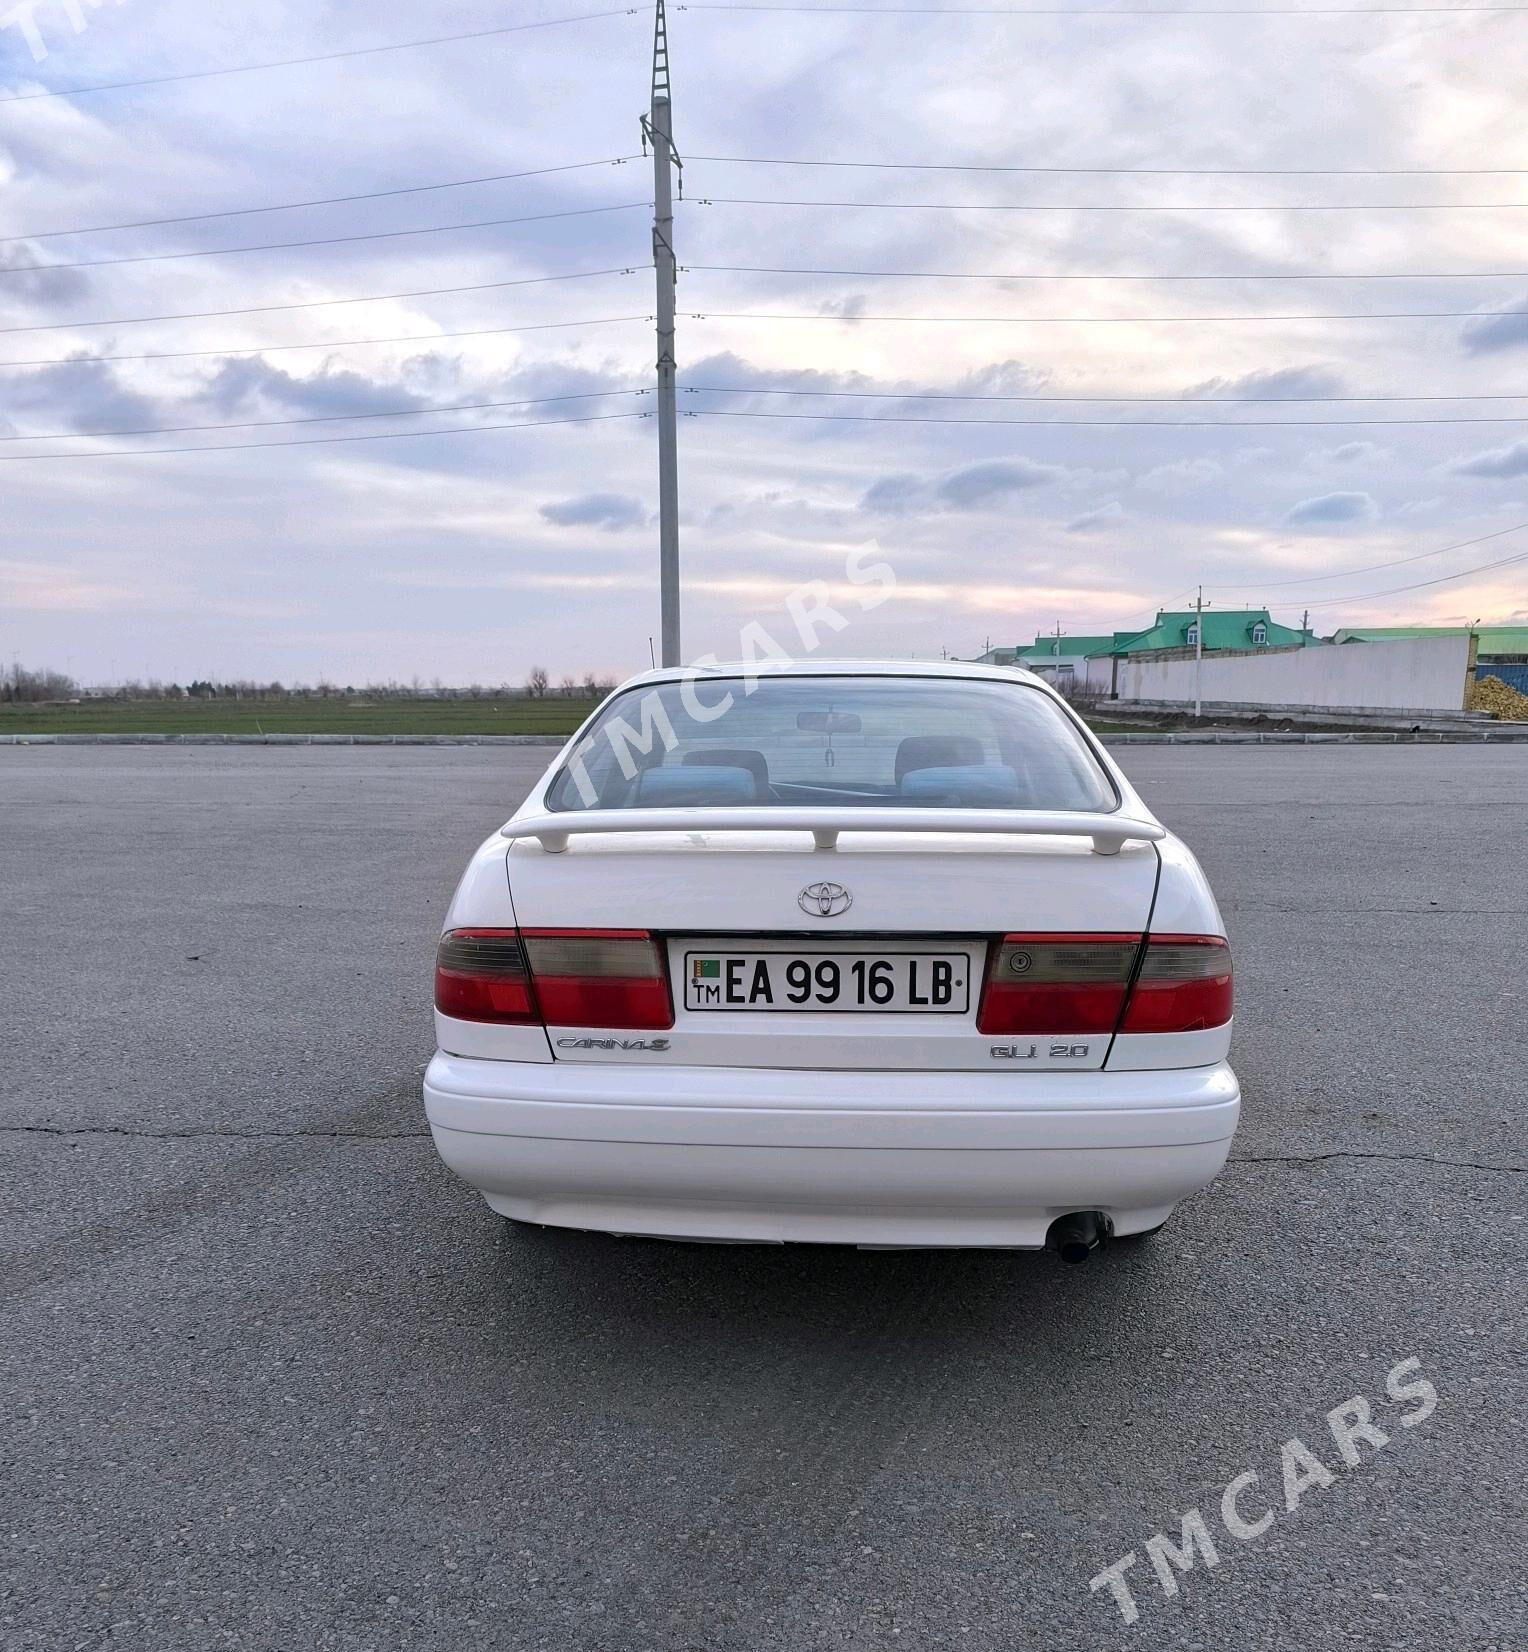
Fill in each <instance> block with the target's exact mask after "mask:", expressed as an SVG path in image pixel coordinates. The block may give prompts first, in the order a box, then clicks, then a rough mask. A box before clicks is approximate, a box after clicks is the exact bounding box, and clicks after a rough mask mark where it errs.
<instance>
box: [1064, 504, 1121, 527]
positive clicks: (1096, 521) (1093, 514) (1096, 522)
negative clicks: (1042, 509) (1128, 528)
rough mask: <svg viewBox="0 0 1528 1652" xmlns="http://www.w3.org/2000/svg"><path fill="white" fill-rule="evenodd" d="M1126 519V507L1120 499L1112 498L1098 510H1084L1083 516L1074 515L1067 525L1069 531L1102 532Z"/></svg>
mask: <svg viewBox="0 0 1528 1652" xmlns="http://www.w3.org/2000/svg"><path fill="white" fill-rule="evenodd" d="M1124 520H1125V507H1124V506H1123V505H1122V504H1120V502H1119V500H1118V499H1114V500H1111V501H1110V503H1109V504H1107V505H1100V506H1099V507H1098V509H1097V510H1096V511H1084V512H1083V514H1082V515H1081V516H1074V517H1073V518H1072V520H1071V521H1070V522H1068V523H1067V525H1066V531H1067V532H1068V533H1102V532H1103V531H1104V530H1105V529H1106V528H1112V527H1116V526H1117V525H1118V524H1119V523H1121V522H1123V521H1124Z"/></svg>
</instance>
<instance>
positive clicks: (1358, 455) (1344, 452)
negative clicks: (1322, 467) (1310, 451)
mask: <svg viewBox="0 0 1528 1652" xmlns="http://www.w3.org/2000/svg"><path fill="white" fill-rule="evenodd" d="M1315 457H1316V458H1317V459H1323V460H1325V461H1326V463H1327V464H1329V465H1356V464H1358V463H1359V462H1360V461H1363V460H1369V459H1383V458H1385V457H1386V453H1385V450H1384V448H1382V447H1380V446H1378V445H1377V444H1376V443H1374V442H1344V443H1343V444H1342V446H1341V447H1334V448H1332V449H1330V450H1329V451H1328V452H1326V453H1318V454H1316V455H1315Z"/></svg>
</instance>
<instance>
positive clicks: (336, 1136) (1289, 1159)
mask: <svg viewBox="0 0 1528 1652" xmlns="http://www.w3.org/2000/svg"><path fill="white" fill-rule="evenodd" d="M429 1133H430V1132H429V1131H428V1130H427V1129H424V1130H151V1129H137V1128H134V1127H132V1126H129V1125H121V1124H96V1125H83V1126H70V1125H63V1124H5V1125H0V1135H7V1136H127V1137H133V1138H137V1139H140V1140H147V1141H225V1140H226V1141H313V1140H317V1141H416V1140H420V1139H422V1138H424V1137H427V1136H428V1135H429ZM1333 1159H1381V1160H1386V1161H1388V1162H1390V1163H1392V1164H1435V1165H1441V1166H1443V1167H1445V1168H1447V1169H1453V1170H1487V1171H1496V1172H1497V1173H1498V1174H1500V1175H1505V1176H1522V1175H1525V1174H1528V1165H1521V1164H1483V1163H1481V1162H1480V1161H1479V1160H1477V1159H1445V1158H1439V1157H1438V1156H1437V1155H1435V1154H1431V1153H1372V1152H1359V1151H1356V1150H1354V1149H1351V1148H1346V1149H1337V1150H1335V1151H1333V1152H1330V1153H1267V1154H1253V1153H1236V1154H1233V1155H1232V1156H1231V1157H1230V1158H1229V1159H1227V1160H1226V1163H1227V1164H1228V1165H1233V1164H1325V1163H1327V1162H1329V1161H1330V1160H1333Z"/></svg>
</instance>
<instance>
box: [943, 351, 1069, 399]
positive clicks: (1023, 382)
mask: <svg viewBox="0 0 1528 1652" xmlns="http://www.w3.org/2000/svg"><path fill="white" fill-rule="evenodd" d="M1049 382H1050V374H1049V373H1048V372H1044V371H1041V370H1039V369H1037V368H1034V367H1030V366H1028V365H1027V364H1026V363H1024V362H1022V361H1014V360H1012V359H1011V358H1010V359H1009V360H1007V361H990V362H988V363H987V365H986V366H985V367H976V368H973V369H972V370H971V371H970V372H969V373H966V374H965V375H964V376H963V377H961V378H960V379H958V380H957V381H956V384H955V388H956V390H958V391H961V392H965V393H968V394H971V395H983V396H1013V395H1018V394H1021V393H1022V392H1023V391H1025V390H1035V389H1038V388H1039V387H1040V386H1041V385H1042V384H1047V383H1049Z"/></svg>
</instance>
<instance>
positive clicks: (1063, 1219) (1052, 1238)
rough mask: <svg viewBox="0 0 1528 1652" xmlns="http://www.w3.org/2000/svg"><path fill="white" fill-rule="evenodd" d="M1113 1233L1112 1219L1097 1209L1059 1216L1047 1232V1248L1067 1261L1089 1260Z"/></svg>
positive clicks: (1075, 1211)
mask: <svg viewBox="0 0 1528 1652" xmlns="http://www.w3.org/2000/svg"><path fill="white" fill-rule="evenodd" d="M1108 1236H1109V1219H1108V1217H1107V1216H1104V1215H1102V1214H1101V1213H1100V1212H1098V1211H1096V1210H1074V1211H1071V1212H1069V1213H1068V1214H1067V1215H1065V1216H1058V1217H1057V1218H1056V1220H1055V1221H1054V1222H1052V1223H1051V1225H1050V1226H1049V1228H1047V1229H1046V1232H1045V1248H1046V1249H1047V1250H1053V1251H1055V1253H1056V1254H1057V1255H1058V1256H1059V1257H1060V1258H1061V1260H1062V1261H1063V1262H1070V1263H1074V1264H1075V1263H1077V1262H1086V1261H1087V1259H1088V1258H1089V1257H1090V1256H1091V1255H1092V1254H1093V1252H1094V1251H1096V1250H1097V1249H1098V1247H1099V1246H1100V1245H1101V1244H1102V1243H1103V1242H1104V1240H1105V1239H1107V1238H1108Z"/></svg>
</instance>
